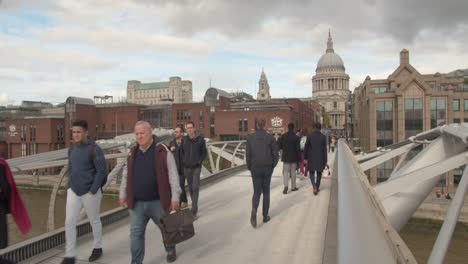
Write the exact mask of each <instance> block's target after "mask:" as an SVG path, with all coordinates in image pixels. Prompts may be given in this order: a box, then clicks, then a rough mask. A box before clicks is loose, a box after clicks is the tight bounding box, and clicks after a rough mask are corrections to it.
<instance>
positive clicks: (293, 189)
mask: <svg viewBox="0 0 468 264" xmlns="http://www.w3.org/2000/svg"><path fill="white" fill-rule="evenodd" d="M298 190H299V188H297V187H296V188H292V189H291V191H293V192H295V191H298Z"/></svg>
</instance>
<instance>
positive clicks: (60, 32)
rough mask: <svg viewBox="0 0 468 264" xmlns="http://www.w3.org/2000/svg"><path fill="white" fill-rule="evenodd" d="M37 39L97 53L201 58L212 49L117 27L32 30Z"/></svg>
mask: <svg viewBox="0 0 468 264" xmlns="http://www.w3.org/2000/svg"><path fill="white" fill-rule="evenodd" d="M33 34H34V35H35V36H36V37H37V38H38V39H40V40H42V41H44V42H46V41H51V42H54V43H74V44H80V43H81V44H85V45H89V46H91V47H95V48H99V49H100V50H101V51H113V52H125V53H135V52H145V51H152V52H156V53H164V52H179V53H187V54H194V55H203V54H206V53H208V52H210V51H211V50H212V48H211V47H210V45H209V44H208V43H206V42H204V41H199V40H193V39H188V38H180V37H173V36H168V35H160V34H154V35H150V34H145V33H143V32H138V31H135V30H133V31H130V30H125V29H124V30H122V29H118V28H93V29H86V28H83V27H78V26H74V27H64V26H59V27H54V28H46V29H36V30H33Z"/></svg>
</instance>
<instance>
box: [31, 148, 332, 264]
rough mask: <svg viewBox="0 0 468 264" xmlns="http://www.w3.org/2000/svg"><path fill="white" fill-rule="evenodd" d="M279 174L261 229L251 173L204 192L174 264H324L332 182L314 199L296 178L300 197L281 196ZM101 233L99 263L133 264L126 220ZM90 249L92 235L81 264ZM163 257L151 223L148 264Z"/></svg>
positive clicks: (52, 255) (59, 251)
mask: <svg viewBox="0 0 468 264" xmlns="http://www.w3.org/2000/svg"><path fill="white" fill-rule="evenodd" d="M330 158H331V159H333V157H330ZM332 162H333V160H331V162H330V163H329V164H330V167H331V168H333V166H331V165H332V164H331V163H332ZM281 171H282V163H280V164H279V165H278V166H277V168H276V169H275V171H274V174H273V179H272V183H271V200H270V216H271V221H270V222H269V223H267V224H263V223H262V222H261V204H260V208H259V209H260V210H259V214H258V221H259V226H258V227H257V229H253V228H252V227H251V226H250V222H249V217H250V209H251V195H252V192H253V190H252V180H251V178H250V173H249V172H248V171H242V172H240V173H237V174H235V175H233V176H231V177H229V178H227V179H225V180H222V181H220V182H218V183H216V184H214V185H210V186H208V187H206V188H205V189H203V190H202V191H201V194H200V201H199V204H200V212H199V219H198V220H197V221H196V222H195V231H196V235H195V237H194V238H192V239H190V240H188V241H186V242H184V243H181V244H179V245H178V246H177V255H178V259H177V262H176V263H193V264H196V263H203V264H205V263H281V264H283V263H322V254H323V247H324V238H325V229H326V219H327V214H328V203H329V198H330V192H329V184H330V183H329V180H327V179H324V180H323V184H322V188H321V192H320V194H319V195H318V196H314V195H313V193H312V187H311V184H310V180H309V179H308V178H304V177H302V176H298V180H297V183H298V187H299V191H297V192H292V193H291V192H289V193H288V194H287V195H283V193H282V190H283V184H282V176H281ZM103 232H104V238H103V243H104V248H103V249H104V255H103V257H102V258H101V259H100V260H98V261H97V262H95V263H130V249H129V226H128V220H124V221H122V222H120V223H117V224H114V225H111V226H109V227H107V228H105V229H104V230H103ZM91 248H92V236H91V235H86V236H84V237H83V238H81V239H79V241H78V248H77V258H78V260H79V261H78V263H88V262H87V258H88V256H89V254H90V252H91ZM165 257H166V256H165V252H164V250H163V245H162V242H161V235H160V233H159V231H158V230H157V227H156V226H155V225H154V224H152V223H150V224H148V228H147V231H146V256H145V263H166V261H165ZM62 258H63V247H61V248H56V249H54V250H51V251H49V252H45V253H44V254H43V255H42V256H39V257H36V258H34V259H33V260H29V261H27V262H25V263H44V264H45V263H60V261H61V260H62Z"/></svg>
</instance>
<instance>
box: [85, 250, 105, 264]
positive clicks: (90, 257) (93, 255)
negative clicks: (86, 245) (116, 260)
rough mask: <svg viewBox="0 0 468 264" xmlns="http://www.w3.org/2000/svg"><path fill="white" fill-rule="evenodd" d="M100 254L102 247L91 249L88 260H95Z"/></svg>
mask: <svg viewBox="0 0 468 264" xmlns="http://www.w3.org/2000/svg"><path fill="white" fill-rule="evenodd" d="M101 256H102V248H95V249H93V252H92V253H91V256H89V259H88V260H89V262H93V261H96V260H97V259H99V258H100V257H101Z"/></svg>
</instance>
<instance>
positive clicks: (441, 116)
mask: <svg viewBox="0 0 468 264" xmlns="http://www.w3.org/2000/svg"><path fill="white" fill-rule="evenodd" d="M446 116H447V111H446V105H445V98H432V99H431V128H434V127H437V126H441V125H443V124H445V123H447V119H446Z"/></svg>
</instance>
